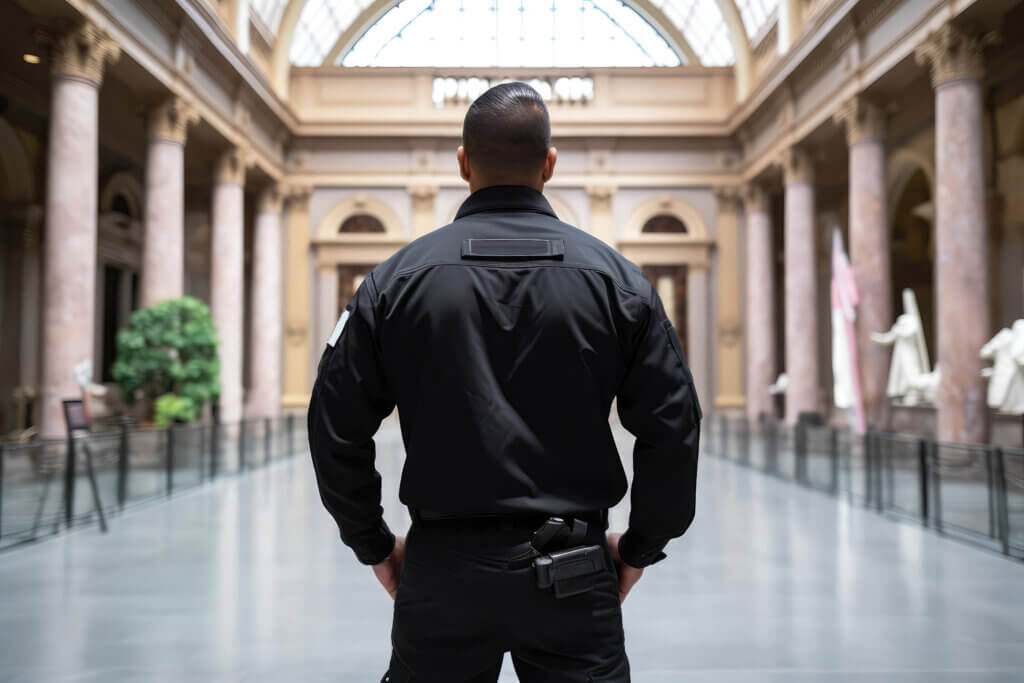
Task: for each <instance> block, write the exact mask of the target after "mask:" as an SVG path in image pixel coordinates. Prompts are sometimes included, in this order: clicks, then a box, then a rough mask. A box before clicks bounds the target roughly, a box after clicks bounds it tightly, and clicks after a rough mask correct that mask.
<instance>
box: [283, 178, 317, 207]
mask: <svg viewBox="0 0 1024 683" xmlns="http://www.w3.org/2000/svg"><path fill="white" fill-rule="evenodd" d="M312 194H313V186H312V185H305V184H302V183H288V184H287V185H284V186H283V187H282V190H281V195H282V197H283V198H284V201H285V202H287V203H288V204H289V205H292V206H294V205H297V204H308V203H309V197H310V196H311V195H312Z"/></svg>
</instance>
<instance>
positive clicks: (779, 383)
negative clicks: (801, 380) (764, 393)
mask: <svg viewBox="0 0 1024 683" xmlns="http://www.w3.org/2000/svg"><path fill="white" fill-rule="evenodd" d="M788 386H789V376H788V375H787V374H786V373H782V374H781V375H779V376H778V378H777V379H776V380H775V384H772V385H771V386H769V387H768V393H769V394H771V395H772V396H778V395H779V394H785V393H786V387H788Z"/></svg>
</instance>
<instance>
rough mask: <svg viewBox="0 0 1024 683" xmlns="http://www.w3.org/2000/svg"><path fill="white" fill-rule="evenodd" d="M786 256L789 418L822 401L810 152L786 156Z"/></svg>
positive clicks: (818, 408) (792, 151) (792, 150)
mask: <svg viewBox="0 0 1024 683" xmlns="http://www.w3.org/2000/svg"><path fill="white" fill-rule="evenodd" d="M782 165H783V172H784V174H785V184H786V195H785V204H786V207H785V226H784V227H785V236H786V244H785V255H786V287H785V289H786V291H785V297H786V323H785V324H786V336H785V339H786V351H785V353H786V375H787V376H788V377H789V385H788V387H787V389H786V421H787V422H789V423H791V424H792V423H795V422H796V420H797V417H799V415H800V413H804V412H820V411H821V406H820V405H819V404H820V401H819V400H818V297H817V291H818V280H817V268H816V261H817V251H816V240H815V237H816V235H815V211H814V168H813V164H812V162H811V159H810V157H809V156H808V154H807V153H806V152H805V151H803V150H799V149H796V148H790V149H789V150H787V151H786V153H785V154H784V155H783V159H782Z"/></svg>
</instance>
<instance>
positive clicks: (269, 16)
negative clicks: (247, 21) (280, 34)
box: [249, 0, 288, 36]
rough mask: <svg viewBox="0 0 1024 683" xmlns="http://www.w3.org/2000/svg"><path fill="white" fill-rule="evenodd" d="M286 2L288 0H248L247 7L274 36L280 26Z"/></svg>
mask: <svg viewBox="0 0 1024 683" xmlns="http://www.w3.org/2000/svg"><path fill="white" fill-rule="evenodd" d="M287 4H288V0H249V7H250V8H251V9H252V10H253V11H254V12H256V14H257V15H258V16H259V18H260V21H262V22H263V23H264V25H266V27H267V28H269V29H270V32H271V33H273V34H274V35H275V36H276V35H277V31H278V29H280V28H281V17H282V16H283V15H284V8H285V6H286V5H287Z"/></svg>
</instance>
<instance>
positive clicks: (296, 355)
mask: <svg viewBox="0 0 1024 683" xmlns="http://www.w3.org/2000/svg"><path fill="white" fill-rule="evenodd" d="M310 194H311V188H309V187H304V186H294V187H289V188H288V190H287V192H286V200H287V212H286V215H287V233H288V236H287V241H288V245H287V262H286V269H285V272H286V277H285V297H286V300H287V307H286V308H285V339H284V396H283V397H282V399H281V402H282V404H283V406H284V407H285V408H290V409H304V408H305V407H306V406H308V405H309V393H310V391H311V390H312V388H313V375H314V373H315V371H316V365H315V363H316V361H315V360H314V359H313V342H312V337H311V335H310V312H311V311H312V308H313V303H312V299H311V298H310V287H311V283H312V279H313V273H312V256H311V254H310V231H311V227H310V223H309V197H310ZM335 322H337V321H335ZM324 339H326V337H325V338H324Z"/></svg>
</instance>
